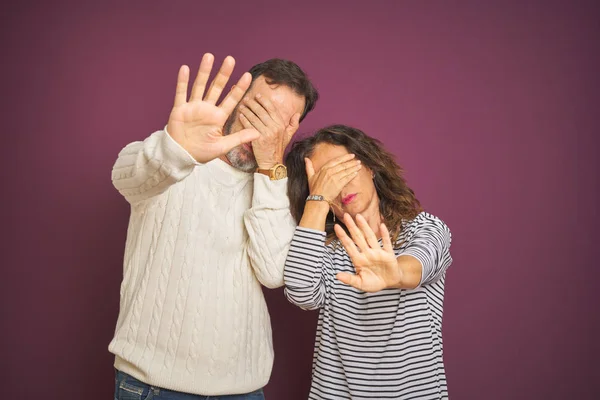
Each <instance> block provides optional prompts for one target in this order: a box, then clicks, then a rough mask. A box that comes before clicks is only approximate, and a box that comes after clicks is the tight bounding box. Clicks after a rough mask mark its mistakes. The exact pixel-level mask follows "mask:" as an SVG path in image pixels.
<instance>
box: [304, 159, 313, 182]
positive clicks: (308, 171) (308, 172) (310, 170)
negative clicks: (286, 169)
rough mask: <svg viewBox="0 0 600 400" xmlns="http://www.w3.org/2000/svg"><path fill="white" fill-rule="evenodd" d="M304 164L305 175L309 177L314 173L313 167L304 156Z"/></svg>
mask: <svg viewBox="0 0 600 400" xmlns="http://www.w3.org/2000/svg"><path fill="white" fill-rule="evenodd" d="M304 164H305V165H306V177H307V178H308V179H310V178H312V177H313V175H314V174H315V168H314V167H313V164H312V161H310V158H308V157H304Z"/></svg>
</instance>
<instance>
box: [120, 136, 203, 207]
mask: <svg viewBox="0 0 600 400" xmlns="http://www.w3.org/2000/svg"><path fill="white" fill-rule="evenodd" d="M196 165H198V163H197V162H196V161H195V160H194V159H193V158H192V156H190V155H189V154H188V153H187V152H186V151H185V150H184V149H183V148H182V147H181V146H179V145H178V144H177V143H176V142H175V141H174V140H173V139H172V138H171V137H169V135H168V134H167V132H166V131H158V132H155V133H153V134H152V135H150V136H149V137H148V138H147V139H146V140H144V141H143V142H134V143H131V144H129V145H128V146H126V147H125V148H124V149H123V150H122V151H121V152H120V153H119V156H118V158H117V161H116V162H115V164H114V166H113V170H112V182H113V185H114V186H115V188H116V189H117V190H118V191H119V193H121V194H122V195H123V196H124V197H125V199H127V201H128V202H130V203H132V204H133V203H136V202H139V201H143V200H146V199H148V198H150V197H152V196H155V195H158V194H160V193H162V192H164V191H165V190H166V189H167V188H169V186H171V185H173V184H174V183H176V182H179V181H181V180H182V179H184V178H185V177H186V176H188V175H189V174H190V173H191V172H192V170H193V168H194V167H195V166H196Z"/></svg>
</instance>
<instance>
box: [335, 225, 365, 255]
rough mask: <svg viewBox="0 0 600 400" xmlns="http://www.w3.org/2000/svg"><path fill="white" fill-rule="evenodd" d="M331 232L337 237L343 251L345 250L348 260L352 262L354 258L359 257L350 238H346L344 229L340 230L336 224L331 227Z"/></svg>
mask: <svg viewBox="0 0 600 400" xmlns="http://www.w3.org/2000/svg"><path fill="white" fill-rule="evenodd" d="M333 230H334V231H335V235H336V236H337V238H338V239H339V240H340V242H342V246H344V249H346V252H347V253H348V255H349V256H350V258H351V259H353V260H354V259H356V257H358V256H359V255H360V252H359V251H358V249H357V248H356V245H355V244H354V242H353V241H352V239H350V236H348V234H347V233H346V231H345V230H344V228H342V227H341V226H339V225H338V224H335V225H334V226H333Z"/></svg>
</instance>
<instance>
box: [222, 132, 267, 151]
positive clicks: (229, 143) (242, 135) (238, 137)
mask: <svg viewBox="0 0 600 400" xmlns="http://www.w3.org/2000/svg"><path fill="white" fill-rule="evenodd" d="M259 137H260V133H258V131H257V130H256V129H243V130H241V131H238V132H236V133H232V134H230V135H227V136H222V137H221V139H220V140H221V143H220V144H221V146H222V147H221V155H223V154H226V153H227V152H229V150H231V149H233V148H234V147H237V146H239V145H241V144H243V143H248V142H251V141H253V140H256V139H258V138H259Z"/></svg>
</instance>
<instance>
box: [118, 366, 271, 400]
mask: <svg viewBox="0 0 600 400" xmlns="http://www.w3.org/2000/svg"><path fill="white" fill-rule="evenodd" d="M115 400H265V396H264V394H263V390H262V389H258V390H257V391H254V392H252V393H246V394H232V395H227V396H200V395H197V394H189V393H181V392H175V391H173V390H167V389H163V388H157V387H154V386H150V385H147V384H145V383H144V382H141V381H138V380H137V379H135V378H134V377H133V376H131V375H127V374H126V373H124V372H121V371H118V370H117V371H116V379H115Z"/></svg>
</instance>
